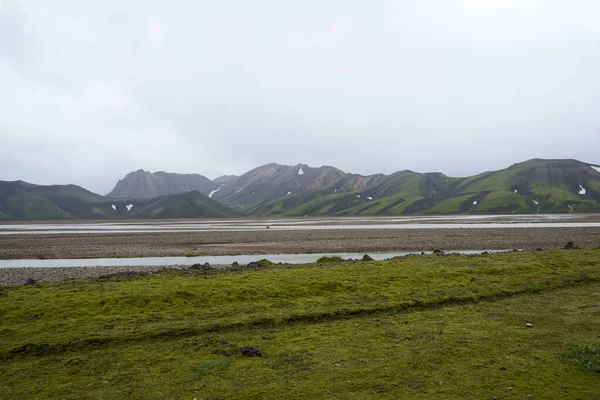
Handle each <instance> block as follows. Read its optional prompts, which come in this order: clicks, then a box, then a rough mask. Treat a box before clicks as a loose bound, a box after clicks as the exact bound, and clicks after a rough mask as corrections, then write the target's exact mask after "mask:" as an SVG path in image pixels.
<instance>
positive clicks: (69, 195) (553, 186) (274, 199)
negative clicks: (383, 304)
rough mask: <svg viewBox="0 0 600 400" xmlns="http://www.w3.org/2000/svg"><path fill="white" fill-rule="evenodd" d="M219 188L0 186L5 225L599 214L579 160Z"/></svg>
mask: <svg viewBox="0 0 600 400" xmlns="http://www.w3.org/2000/svg"><path fill="white" fill-rule="evenodd" d="M215 185H217V188H218V190H217V189H213V190H212V191H211V193H210V196H212V198H209V197H207V196H205V195H203V194H201V193H200V192H198V191H196V190H193V191H187V189H186V191H185V192H184V193H176V194H170V195H167V196H160V197H153V198H149V199H142V200H134V199H130V198H120V199H115V198H110V197H105V196H100V195H97V194H94V193H92V192H89V191H87V190H85V189H83V188H81V187H79V186H74V185H66V186H58V185H55V186H38V185H33V184H30V183H26V182H22V181H16V182H0V220H58V219H121V218H199V217H209V218H213V217H230V216H239V215H248V216H268V217H275V216H304V215H308V216H321V215H336V216H352V215H365V216H369V215H419V214H511V213H519V214H526V213H566V212H600V167H597V166H595V165H593V164H588V163H583V162H580V161H577V160H542V159H533V160H529V161H525V162H521V163H517V164H514V165H511V166H510V167H508V168H505V169H502V170H499V171H489V172H484V173H481V174H478V175H474V176H470V177H465V178H452V177H448V176H446V175H444V174H442V173H417V172H413V171H407V170H404V171H399V172H395V173H393V174H390V175H384V174H376V175H370V176H362V175H358V174H348V173H344V172H342V171H340V170H339V169H337V168H334V167H327V166H323V167H319V168H310V167H308V166H307V165H304V164H299V165H296V166H287V165H279V164H267V165H264V166H262V167H258V168H255V169H253V170H251V171H249V172H247V173H245V174H243V175H241V176H239V177H236V176H229V177H226V178H225V179H222V180H220V181H219V183H218V184H217V183H215ZM129 204H133V207H129V209H128V207H127V206H128V205H129ZM113 206H114V208H116V210H115V209H113Z"/></svg>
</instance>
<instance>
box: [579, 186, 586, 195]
mask: <svg viewBox="0 0 600 400" xmlns="http://www.w3.org/2000/svg"><path fill="white" fill-rule="evenodd" d="M579 188H580V189H581V190H580V191H579V194H585V188H584V187H583V186H581V185H579Z"/></svg>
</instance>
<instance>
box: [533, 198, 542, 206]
mask: <svg viewBox="0 0 600 400" xmlns="http://www.w3.org/2000/svg"><path fill="white" fill-rule="evenodd" d="M531 201H533V204H535V205H536V206H539V205H540V203H539V202H538V201H537V200H533V199H532V200H531Z"/></svg>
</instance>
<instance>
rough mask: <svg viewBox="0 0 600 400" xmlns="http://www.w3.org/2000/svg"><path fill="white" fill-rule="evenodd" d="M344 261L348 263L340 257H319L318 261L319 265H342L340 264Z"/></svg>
mask: <svg viewBox="0 0 600 400" xmlns="http://www.w3.org/2000/svg"><path fill="white" fill-rule="evenodd" d="M344 261H346V260H344V259H343V258H342V257H340V256H323V257H319V259H318V260H317V264H324V263H340V262H344Z"/></svg>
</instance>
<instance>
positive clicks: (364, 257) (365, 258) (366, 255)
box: [361, 254, 375, 261]
mask: <svg viewBox="0 0 600 400" xmlns="http://www.w3.org/2000/svg"><path fill="white" fill-rule="evenodd" d="M361 261H375V260H373V257H371V256H370V255H368V254H365V255H364V256H363V258H362V259H361Z"/></svg>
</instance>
